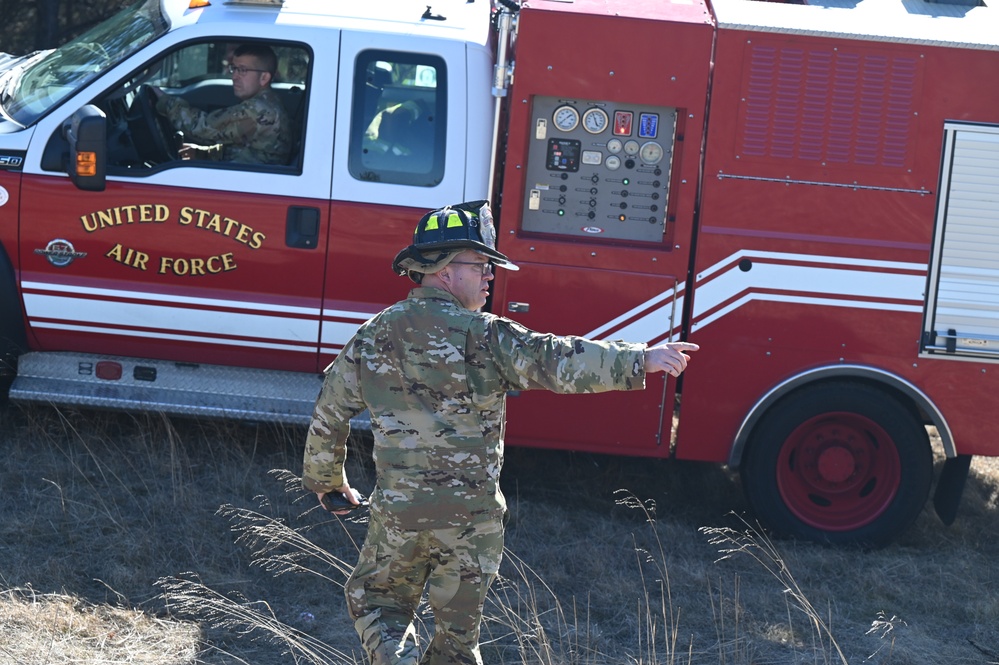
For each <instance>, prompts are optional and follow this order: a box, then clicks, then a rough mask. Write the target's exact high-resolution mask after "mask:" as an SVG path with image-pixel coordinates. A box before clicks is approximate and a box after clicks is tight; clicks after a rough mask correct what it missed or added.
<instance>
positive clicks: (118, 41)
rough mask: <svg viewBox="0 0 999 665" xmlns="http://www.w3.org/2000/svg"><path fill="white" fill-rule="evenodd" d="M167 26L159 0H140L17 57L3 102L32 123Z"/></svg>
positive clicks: (4, 82) (10, 113) (4, 84)
mask: <svg viewBox="0 0 999 665" xmlns="http://www.w3.org/2000/svg"><path fill="white" fill-rule="evenodd" d="M166 29H167V23H166V20H165V19H164V18H163V16H162V14H161V13H160V8H159V0H141V1H140V2H137V3H135V4H134V5H132V6H131V7H128V8H127V9H124V10H122V11H121V12H120V13H119V14H117V15H115V16H114V17H113V18H111V19H109V20H108V21H105V22H104V23H101V24H100V25H98V26H97V27H95V28H93V29H92V30H89V31H87V32H86V33H84V34H82V35H80V36H79V37H77V38H76V39H74V40H72V41H70V42H67V43H66V44H64V45H62V46H60V47H59V48H57V49H54V50H50V51H41V52H38V53H34V54H32V55H30V56H27V57H25V58H22V59H20V60H18V61H15V62H14V63H12V66H11V67H10V68H9V69H7V70H6V71H4V72H3V73H2V74H0V107H2V111H3V113H4V115H6V116H7V117H8V118H11V119H12V120H14V121H15V122H17V123H18V124H20V125H23V126H25V127H27V126H28V125H31V124H32V123H33V122H35V121H36V120H38V119H39V118H40V117H42V116H43V115H45V113H47V112H48V110H49V109H51V108H52V107H54V106H55V105H56V104H58V103H59V102H61V101H62V100H63V99H65V98H66V97H68V96H69V95H71V94H73V93H74V92H76V91H77V90H79V89H80V88H82V87H83V86H85V85H86V84H87V83H89V82H90V81H92V80H94V79H95V78H97V77H98V76H99V75H101V74H102V73H103V72H105V71H107V70H108V69H109V68H111V67H113V66H114V65H116V64H118V63H119V62H121V61H122V60H124V59H125V58H127V57H128V56H130V55H132V54H133V53H135V52H136V51H138V50H139V49H141V48H142V47H143V46H145V45H146V44H148V43H149V42H151V41H152V40H154V39H156V38H157V37H159V36H160V35H162V34H163V33H164V32H166Z"/></svg>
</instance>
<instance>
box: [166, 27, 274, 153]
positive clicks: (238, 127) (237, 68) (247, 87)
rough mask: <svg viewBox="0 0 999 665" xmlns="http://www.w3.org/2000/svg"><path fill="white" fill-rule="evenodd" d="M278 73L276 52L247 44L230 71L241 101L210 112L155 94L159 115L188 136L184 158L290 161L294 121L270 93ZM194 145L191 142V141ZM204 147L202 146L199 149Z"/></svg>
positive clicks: (174, 97) (233, 60)
mask: <svg viewBox="0 0 999 665" xmlns="http://www.w3.org/2000/svg"><path fill="white" fill-rule="evenodd" d="M276 71H277V56H275V55H274V51H273V50H272V49H271V48H270V47H268V46H263V45H260V44H244V45H242V46H240V47H238V48H237V49H236V50H235V51H234V52H233V57H232V62H231V63H230V64H229V72H230V73H231V74H232V91H233V93H234V94H235V95H236V97H237V98H238V99H239V100H240V102H239V103H238V104H235V105H234V106H230V107H228V108H224V109H219V110H217V111H212V112H211V113H206V112H205V111H202V110H200V109H197V108H194V107H193V106H191V105H190V104H188V103H187V101H186V100H184V99H183V98H181V97H177V96H173V95H167V94H164V93H163V91H162V90H160V89H159V88H155V87H154V88H153V91H154V92H155V93H156V96H157V98H158V99H157V102H156V110H157V112H159V113H161V114H163V115H165V116H166V117H167V118H168V119H169V120H170V124H171V125H173V127H174V128H175V129H177V130H179V131H182V132H184V139H185V143H184V144H183V145H182V146H181V149H180V151H179V155H180V157H181V158H182V159H214V160H221V161H226V162H238V163H243V164H287V163H288V160H289V159H290V158H291V148H292V132H291V118H290V116H289V115H288V113H287V111H285V108H284V106H283V105H282V104H281V100H280V99H279V98H278V96H277V93H276V92H274V90H272V89H271V82H272V81H273V80H274V73H275V72H276ZM191 140H193V141H195V143H188V142H187V141H191ZM199 144H202V145H199Z"/></svg>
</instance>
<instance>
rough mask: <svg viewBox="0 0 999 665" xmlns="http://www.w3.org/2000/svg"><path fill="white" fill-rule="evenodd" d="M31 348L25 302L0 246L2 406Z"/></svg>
mask: <svg viewBox="0 0 999 665" xmlns="http://www.w3.org/2000/svg"><path fill="white" fill-rule="evenodd" d="M26 347H27V339H26V336H25V332H24V317H23V316H22V315H21V299H20V296H18V293H17V288H16V286H15V283H14V268H13V266H12V264H11V262H10V259H9V258H7V252H6V251H5V249H4V248H3V246H0V404H3V403H4V402H6V401H7V393H8V391H9V390H10V384H11V383H13V381H14V376H15V374H17V356H18V355H20V354H21V353H23V352H24V350H25V349H26Z"/></svg>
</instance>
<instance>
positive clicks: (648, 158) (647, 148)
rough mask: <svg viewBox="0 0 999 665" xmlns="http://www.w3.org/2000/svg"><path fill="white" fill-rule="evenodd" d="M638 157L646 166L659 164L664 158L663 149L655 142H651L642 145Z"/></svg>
mask: <svg viewBox="0 0 999 665" xmlns="http://www.w3.org/2000/svg"><path fill="white" fill-rule="evenodd" d="M638 155H639V157H641V158H642V162H643V163H645V164H658V163H659V162H660V161H662V158H663V147H662V146H661V145H659V144H658V143H656V142H655V141H649V142H648V143H645V144H643V145H642V148H641V150H639V151H638Z"/></svg>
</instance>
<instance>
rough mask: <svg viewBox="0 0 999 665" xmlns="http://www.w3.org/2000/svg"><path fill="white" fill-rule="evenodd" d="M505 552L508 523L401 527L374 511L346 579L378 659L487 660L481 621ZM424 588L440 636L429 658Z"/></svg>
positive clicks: (359, 624) (427, 662)
mask: <svg viewBox="0 0 999 665" xmlns="http://www.w3.org/2000/svg"><path fill="white" fill-rule="evenodd" d="M502 557H503V525H502V523H501V522H500V521H499V520H490V521H485V522H480V523H478V524H474V525H470V526H468V527H459V528H453V529H429V530H420V531H409V530H402V529H395V528H392V527H390V526H387V525H386V524H384V523H383V522H382V520H381V519H380V518H379V516H378V515H377V514H376V513H375V512H372V514H371V523H370V524H369V525H368V535H367V538H366V539H365V541H364V546H363V547H362V548H361V556H360V559H359V560H358V562H357V566H356V567H355V568H354V572H353V573H352V574H351V576H350V578H349V579H348V580H347V584H346V586H345V595H346V597H347V608H348V611H349V612H350V616H351V618H352V619H353V620H354V627H355V629H356V630H357V634H358V635H359V636H360V638H361V645H362V646H363V647H364V650H365V651H366V652H367V654H368V658H369V660H370V661H371V665H417V663H420V664H421V665H482V656H481V655H480V654H479V624H480V622H481V620H482V606H483V603H484V602H485V599H486V592H487V591H488V590H489V585H490V584H492V581H493V579H495V577H496V574H497V572H499V566H500V561H501V560H502ZM424 588H428V599H429V602H430V607H431V609H432V610H433V613H434V637H433V639H432V640H431V642H430V645H429V646H428V647H427V650H426V652H425V653H424V654H423V658H420V657H419V643H418V638H417V632H416V628H415V626H414V625H413V620H414V618H415V615H416V611H417V608H418V606H419V604H420V599H421V598H422V596H423V591H424Z"/></svg>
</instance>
